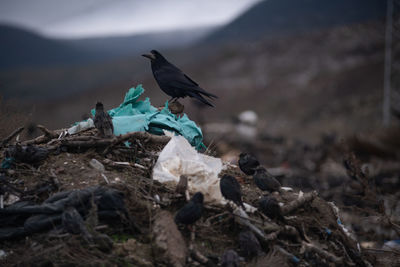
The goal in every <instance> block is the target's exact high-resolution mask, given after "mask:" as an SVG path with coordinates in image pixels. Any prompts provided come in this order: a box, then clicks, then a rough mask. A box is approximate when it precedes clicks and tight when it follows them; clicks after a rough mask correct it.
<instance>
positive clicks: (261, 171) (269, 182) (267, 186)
mask: <svg viewBox="0 0 400 267" xmlns="http://www.w3.org/2000/svg"><path fill="white" fill-rule="evenodd" d="M253 179H254V182H255V183H256V185H257V187H258V188H260V189H261V190H262V191H268V192H274V191H279V190H280V188H281V184H280V183H279V181H278V180H276V178H275V177H274V176H272V175H271V174H270V173H269V172H268V171H267V170H266V169H265V168H264V167H262V166H258V167H257V168H256V173H255V174H254V175H253Z"/></svg>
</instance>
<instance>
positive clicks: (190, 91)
mask: <svg viewBox="0 0 400 267" xmlns="http://www.w3.org/2000/svg"><path fill="white" fill-rule="evenodd" d="M142 56H144V57H146V58H149V59H150V61H151V70H152V71H153V75H154V78H155V79H156V81H157V83H158V85H159V86H160V88H161V90H163V91H164V93H166V94H167V95H169V96H171V97H172V98H171V99H170V100H173V99H177V98H181V97H182V98H184V97H186V96H189V97H193V98H196V99H197V100H199V101H200V102H202V103H204V104H206V105H209V106H211V107H213V105H212V104H211V103H210V102H209V101H208V100H206V99H205V98H204V97H203V96H206V97H208V98H210V99H212V98H217V96H216V95H213V94H211V93H208V92H206V91H205V90H204V89H202V88H201V87H200V86H199V85H198V84H197V83H196V82H195V81H193V80H192V79H191V78H189V76H187V75H186V74H185V73H183V72H182V71H181V70H180V69H178V68H177V67H176V66H174V65H173V64H171V63H170V62H168V61H167V60H166V59H165V58H164V57H163V56H162V55H161V54H160V53H159V52H158V51H156V50H151V52H150V54H144V55H142Z"/></svg>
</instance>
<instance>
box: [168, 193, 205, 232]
mask: <svg viewBox="0 0 400 267" xmlns="http://www.w3.org/2000/svg"><path fill="white" fill-rule="evenodd" d="M203 200H204V196H203V194H202V193H201V192H197V193H196V194H194V195H193V197H192V199H191V200H190V201H189V202H188V203H186V205H185V206H183V208H181V209H180V210H179V211H178V213H177V214H176V215H175V222H176V223H182V224H193V223H195V222H196V221H197V220H198V219H200V217H201V214H202V213H203Z"/></svg>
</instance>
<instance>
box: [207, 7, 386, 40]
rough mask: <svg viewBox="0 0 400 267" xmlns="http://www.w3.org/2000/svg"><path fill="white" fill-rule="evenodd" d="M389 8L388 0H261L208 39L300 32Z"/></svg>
mask: <svg viewBox="0 0 400 267" xmlns="http://www.w3.org/2000/svg"><path fill="white" fill-rule="evenodd" d="M385 10H386V1H381V0H338V1H330V0H296V1H291V0H268V1H261V2H260V3H258V4H256V5H255V6H253V7H252V8H250V9H249V10H248V11H246V12H245V13H243V14H242V15H241V16H239V17H238V18H236V19H235V20H234V21H232V22H231V23H229V24H228V25H226V26H224V27H222V28H220V29H218V30H216V31H215V32H214V33H212V34H211V35H210V36H208V37H207V38H206V39H205V40H204V41H205V42H211V43H214V42H227V41H239V40H240V41H242V40H243V39H259V38H274V37H276V36H282V35H290V34H298V33H302V32H308V31H312V30H318V29H323V28H329V27H335V26H340V25H346V24H351V23H360V22H366V21H371V20H376V19H381V18H383V17H384V16H385Z"/></svg>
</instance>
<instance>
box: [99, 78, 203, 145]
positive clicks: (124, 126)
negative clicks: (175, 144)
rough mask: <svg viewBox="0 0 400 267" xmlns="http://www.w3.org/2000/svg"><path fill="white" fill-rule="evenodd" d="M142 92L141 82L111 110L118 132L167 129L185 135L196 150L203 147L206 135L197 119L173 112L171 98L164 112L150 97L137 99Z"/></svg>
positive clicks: (160, 130) (116, 133) (115, 129)
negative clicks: (170, 107) (196, 121)
mask: <svg viewBox="0 0 400 267" xmlns="http://www.w3.org/2000/svg"><path fill="white" fill-rule="evenodd" d="M143 92H144V89H143V87H142V85H141V84H139V85H138V86H137V87H136V88H135V87H132V88H131V89H129V91H128V92H127V93H126V95H125V99H124V102H122V104H121V105H119V107H117V108H114V109H111V110H109V111H108V113H109V114H110V116H111V117H112V120H113V124H114V134H115V135H120V134H125V133H129V132H137V131H147V132H150V133H152V134H157V135H163V134H164V131H163V130H168V131H173V132H175V134H178V135H182V136H183V137H185V138H186V139H187V140H188V142H189V143H190V144H191V145H192V146H194V147H196V148H197V149H200V148H201V147H203V146H204V145H203V143H202V141H203V134H202V132H201V129H200V128H199V127H198V126H197V125H196V123H195V122H194V121H192V120H190V119H189V118H188V116H187V115H186V114H184V115H183V116H181V117H178V116H176V115H174V114H172V113H171V112H170V110H169V109H168V101H167V102H166V103H165V107H164V108H163V109H162V110H161V111H159V110H158V109H157V108H155V107H153V106H152V105H151V103H150V99H149V98H148V97H147V98H146V99H145V100H144V101H139V100H138V98H139V97H140V95H141V94H142V93H143ZM91 112H92V115H93V116H94V115H95V113H96V111H95V109H92V111H91Z"/></svg>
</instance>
